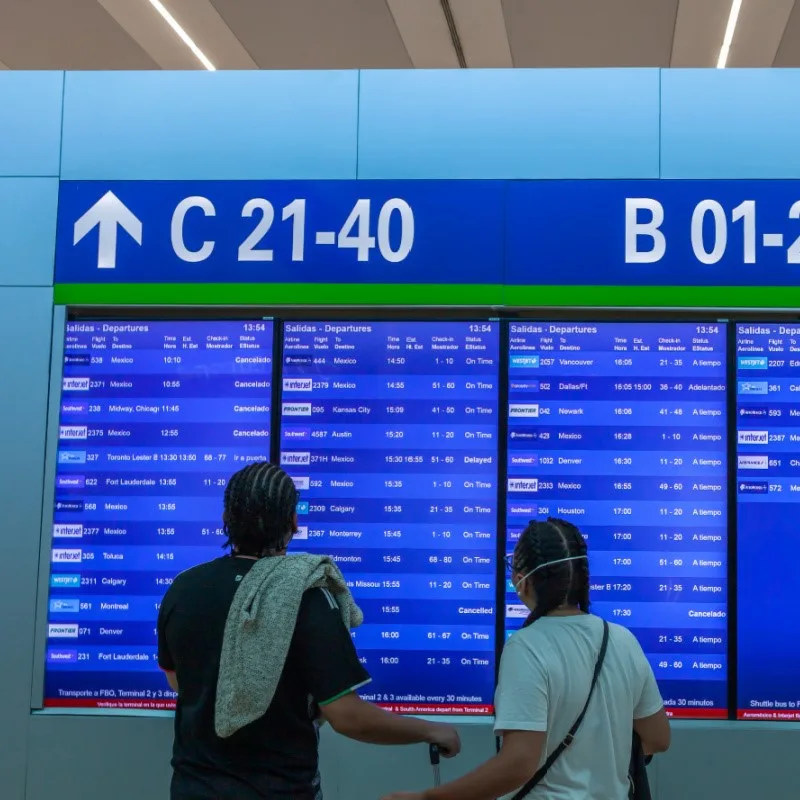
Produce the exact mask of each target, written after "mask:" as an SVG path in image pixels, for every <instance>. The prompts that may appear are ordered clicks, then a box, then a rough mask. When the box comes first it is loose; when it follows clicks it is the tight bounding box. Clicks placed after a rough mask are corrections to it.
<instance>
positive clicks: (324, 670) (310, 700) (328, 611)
mask: <svg viewBox="0 0 800 800" xmlns="http://www.w3.org/2000/svg"><path fill="white" fill-rule="evenodd" d="M254 563H255V561H254V560H252V559H247V558H234V557H230V556H226V557H224V558H218V559H216V560H215V561H210V562H209V563H207V564H201V565H200V566H198V567H194V568H193V569H190V570H188V571H187V572H183V573H181V574H180V575H178V577H177V578H175V581H174V583H173V584H172V586H171V587H170V588H169V591H168V592H167V594H166V596H165V597H164V600H163V602H162V604H161V611H160V613H159V618H158V663H159V666H160V667H161V668H162V669H164V670H167V671H170V672H175V673H176V677H177V680H178V687H179V692H178V703H177V709H176V715H175V744H174V747H173V755H172V767H173V779H172V792H171V797H172V800H212V798H213V800H226V799H227V798H236V800H257V799H259V800H260V798H276V800H277V798H292V799H293V800H315V798H318V797H319V796H321V795H320V789H319V777H318V770H317V768H318V758H317V746H318V732H317V725H316V724H315V718H316V717H318V710H319V708H318V707H319V706H320V705H325V704H326V703H330V702H332V701H333V700H336V699H338V698H340V697H342V696H343V695H345V694H347V693H349V692H350V691H352V690H354V689H357V688H359V687H361V686H363V685H364V684H366V683H368V682H369V680H370V678H369V674H368V673H367V671H366V670H365V669H364V667H363V666H362V664H361V663H360V661H359V660H358V656H357V654H356V650H355V647H354V645H353V640H352V639H351V637H350V633H349V632H348V630H347V629H346V628H345V626H344V623H343V622H342V618H341V614H340V611H339V609H338V607H337V605H336V601H335V600H334V598H333V596H332V595H331V594H330V593H329V592H328V591H326V590H324V589H310V590H308V591H306V592H305V594H304V595H303V600H302V603H301V605H300V612H299V614H298V617H297V624H296V627H295V631H294V636H293V638H292V642H291V645H290V647H289V654H288V658H287V660H286V665H285V666H284V669H283V674H282V675H281V679H280V681H279V683H278V687H277V689H276V691H275V696H274V698H273V700H272V703H271V705H270V707H269V709H268V710H267V712H266V714H264V716H263V717H261V719H259V720H256V721H255V722H253V723H251V724H250V725H248V726H247V727H245V728H242V729H241V730H239V731H237V732H236V733H235V734H234V735H233V736H231V737H229V738H227V739H221V738H219V737H218V736H217V735H216V733H215V730H214V706H215V703H216V697H217V678H218V675H219V661H220V652H221V650H222V639H223V635H224V632H225V622H226V620H227V616H228V610H229V609H230V606H231V603H232V602H233V596H234V594H235V593H236V589H237V588H238V586H239V583H240V582H241V580H242V578H243V577H244V576H245V575H246V574H247V572H248V571H249V570H250V568H251V567H252V566H253V564H254Z"/></svg>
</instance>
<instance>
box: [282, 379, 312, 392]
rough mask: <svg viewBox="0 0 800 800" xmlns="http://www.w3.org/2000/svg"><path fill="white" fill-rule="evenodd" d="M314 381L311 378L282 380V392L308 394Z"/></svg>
mask: <svg viewBox="0 0 800 800" xmlns="http://www.w3.org/2000/svg"><path fill="white" fill-rule="evenodd" d="M313 383H314V381H313V380H312V379H311V378H284V379H283V391H284V392H310V391H311V387H312V385H313Z"/></svg>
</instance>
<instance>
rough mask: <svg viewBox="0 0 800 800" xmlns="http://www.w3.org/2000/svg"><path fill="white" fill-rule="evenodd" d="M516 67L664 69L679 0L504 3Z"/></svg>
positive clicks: (517, 0)
mask: <svg viewBox="0 0 800 800" xmlns="http://www.w3.org/2000/svg"><path fill="white" fill-rule="evenodd" d="M503 7H504V9H505V15H506V28H507V30H508V37H509V41H510V42H511V54H512V56H513V57H514V66H516V67H659V66H661V67H666V66H669V62H670V55H671V53H672V35H673V31H674V29H675V18H676V14H677V9H678V0H503Z"/></svg>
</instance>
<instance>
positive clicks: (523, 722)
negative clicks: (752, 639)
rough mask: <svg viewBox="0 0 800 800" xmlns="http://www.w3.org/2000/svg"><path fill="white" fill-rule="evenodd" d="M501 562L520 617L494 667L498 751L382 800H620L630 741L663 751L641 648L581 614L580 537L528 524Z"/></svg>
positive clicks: (571, 530) (562, 527) (553, 526)
mask: <svg viewBox="0 0 800 800" xmlns="http://www.w3.org/2000/svg"><path fill="white" fill-rule="evenodd" d="M507 561H508V569H509V572H510V573H511V580H512V582H513V584H514V587H515V589H516V591H517V593H518V594H519V597H520V599H521V600H522V602H523V603H524V604H525V605H526V606H527V607H528V609H529V610H530V615H529V616H528V619H527V620H526V622H525V625H524V626H523V628H522V630H519V631H517V632H516V633H515V634H514V635H513V636H511V638H510V639H509V640H508V642H507V643H506V646H505V649H504V651H503V656H502V659H501V662H500V675H499V680H498V685H497V693H496V697H495V706H496V717H495V732H496V734H497V735H498V736H501V737H502V740H503V741H502V747H501V749H500V750H499V752H498V753H497V755H496V756H494V757H493V758H492V759H490V760H489V761H487V762H486V763H485V764H483V765H481V766H480V767H478V768H477V769H475V770H474V771H472V772H471V773H469V774H467V775H465V776H464V777H463V778H460V779H459V780H456V781H453V782H452V783H449V784H445V785H443V786H441V787H438V788H435V789H430V790H428V791H425V792H421V793H402V792H401V793H397V794H393V795H390V797H389V798H384V800H493V798H496V797H503V798H504V799H505V800H511V798H513V800H522V799H523V798H526V800H545V799H546V800H627V799H628V798H629V797H630V796H631V795H630V782H629V779H628V772H629V766H630V762H631V751H632V740H633V731H636V733H637V734H638V736H639V737H640V738H641V741H642V745H643V748H644V751H645V752H646V753H648V754H652V753H658V752H663V751H664V750H666V749H667V748H668V747H669V741H670V729H669V720H668V719H667V715H666V712H665V711H664V704H663V701H662V699H661V695H660V693H659V690H658V687H657V685H656V681H655V677H654V675H653V671H652V669H651V667H650V664H649V662H648V661H647V658H646V657H645V655H644V653H643V652H642V648H641V647H640V645H639V643H638V642H637V640H636V639H635V638H634V636H633V634H631V633H630V631H628V630H627V629H626V628H623V627H622V626H620V625H614V624H606V623H604V622H603V620H601V619H600V618H598V617H596V616H594V615H592V614H590V613H589V563H588V560H587V555H586V542H585V540H584V538H583V536H582V535H581V533H580V531H579V530H578V529H577V528H576V527H575V526H574V525H572V524H571V523H569V522H565V521H563V520H559V519H552V518H550V519H548V520H546V521H544V522H539V521H533V522H531V523H529V524H528V526H527V527H526V528H525V530H524V531H523V532H522V535H521V536H520V540H519V542H518V544H517V546H516V549H515V550H514V554H513V555H512V556H510V557H509V558H508V560H507ZM601 651H602V659H601V658H600V655H601ZM598 665H599V669H598ZM595 674H596V677H595ZM576 722H579V724H578V725H576Z"/></svg>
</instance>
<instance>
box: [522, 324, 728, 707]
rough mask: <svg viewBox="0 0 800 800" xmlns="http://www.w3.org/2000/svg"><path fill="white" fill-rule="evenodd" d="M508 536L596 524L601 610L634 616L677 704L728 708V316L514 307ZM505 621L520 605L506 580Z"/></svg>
mask: <svg viewBox="0 0 800 800" xmlns="http://www.w3.org/2000/svg"><path fill="white" fill-rule="evenodd" d="M509 336H510V338H509V345H510V350H509V369H508V382H509V383H508V387H509V395H508V397H509V407H508V451H507V457H508V486H507V489H508V505H507V511H508V516H507V531H508V539H507V549H508V552H509V553H510V552H512V551H513V548H514V545H515V543H516V541H517V540H518V539H519V535H520V532H521V531H522V530H523V528H524V527H525V525H526V524H527V522H528V521H529V520H530V519H534V518H537V519H540V520H541V519H545V518H547V517H548V516H553V517H559V518H562V519H565V520H568V521H569V522H572V523H573V524H575V525H577V526H578V527H579V528H580V529H581V531H582V532H583V533H584V535H585V536H586V538H587V541H588V546H589V557H590V558H589V565H590V573H591V601H592V603H591V605H592V611H593V612H595V613H597V614H599V615H600V616H602V617H605V618H606V619H608V620H609V621H613V622H618V623H620V624H622V625H624V626H625V627H627V628H630V629H631V630H632V631H633V632H634V634H635V635H636V636H637V637H638V639H639V641H640V642H641V644H642V647H643V649H644V651H645V653H646V654H647V656H648V658H649V659H650V662H651V664H652V666H653V670H654V672H655V674H656V677H657V678H658V680H659V684H660V686H661V690H662V694H663V696H664V700H665V703H666V705H667V707H668V708H669V710H670V711H671V712H672V713H674V714H675V715H679V716H686V717H705V718H723V717H725V716H726V713H727V712H726V707H727V663H726V652H727V602H726V598H727V580H726V577H727V563H726V562H727V558H726V539H727V512H726V508H727V503H726V492H727V481H726V468H727V464H726V462H727V457H726V446H727V443H726V387H725V383H726V379H725V375H726V372H725V370H726V358H725V326H724V325H722V324H717V323H714V324H696V323H650V322H648V323H638V322H630V323H627V322H626V323H617V322H613V323H612V322H602V323H591V324H590V323H585V324H577V323H538V322H524V323H522V322H519V323H518V322H512V323H510V333H509ZM506 588H507V590H508V594H507V600H506V635H507V636H508V635H510V633H511V632H512V631H514V630H516V629H517V628H519V626H520V625H521V624H522V622H523V621H524V619H525V617H526V616H527V613H528V612H527V609H526V608H525V607H524V606H522V605H520V602H519V599H518V598H517V596H516V594H515V593H514V591H513V587H512V586H511V584H510V582H509V583H508V584H507V587H506Z"/></svg>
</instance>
